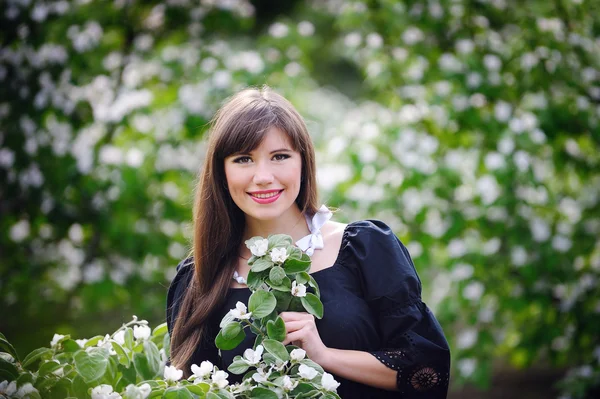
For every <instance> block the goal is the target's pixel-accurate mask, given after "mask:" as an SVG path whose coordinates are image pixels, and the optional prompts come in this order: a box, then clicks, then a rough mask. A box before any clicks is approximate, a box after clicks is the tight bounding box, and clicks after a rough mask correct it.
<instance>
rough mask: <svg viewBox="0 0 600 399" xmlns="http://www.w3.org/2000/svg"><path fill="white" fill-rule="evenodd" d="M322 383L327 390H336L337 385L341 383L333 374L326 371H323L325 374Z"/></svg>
mask: <svg viewBox="0 0 600 399" xmlns="http://www.w3.org/2000/svg"><path fill="white" fill-rule="evenodd" d="M321 385H323V388H324V389H326V390H327V391H335V390H336V389H337V387H339V386H340V383H339V382H337V381H336V380H335V379H334V378H333V376H332V375H331V374H329V373H327V372H325V373H323V376H321Z"/></svg>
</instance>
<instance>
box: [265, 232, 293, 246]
mask: <svg viewBox="0 0 600 399" xmlns="http://www.w3.org/2000/svg"><path fill="white" fill-rule="evenodd" d="M267 240H269V249H271V248H275V247H288V246H290V245H292V243H293V242H294V241H293V240H292V237H290V236H289V235H287V234H273V235H270V236H269V237H268V238H267Z"/></svg>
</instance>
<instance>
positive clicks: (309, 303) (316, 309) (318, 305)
mask: <svg viewBox="0 0 600 399" xmlns="http://www.w3.org/2000/svg"><path fill="white" fill-rule="evenodd" d="M300 301H301V302H302V306H304V309H306V311H307V312H308V313H310V314H312V315H313V316H315V317H316V318H317V319H322V318H323V303H322V302H321V300H320V299H319V298H318V297H317V296H316V295H314V294H311V293H307V294H306V296H304V297H301V298H300Z"/></svg>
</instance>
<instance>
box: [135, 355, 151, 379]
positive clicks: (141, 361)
mask: <svg viewBox="0 0 600 399" xmlns="http://www.w3.org/2000/svg"><path fill="white" fill-rule="evenodd" d="M133 365H134V367H135V370H136V371H137V373H138V374H139V375H140V376H141V377H142V379H144V380H151V379H153V378H154V377H155V374H154V373H153V372H152V370H151V369H150V366H149V364H148V359H147V358H146V356H145V355H144V354H143V353H140V352H136V353H134V354H133Z"/></svg>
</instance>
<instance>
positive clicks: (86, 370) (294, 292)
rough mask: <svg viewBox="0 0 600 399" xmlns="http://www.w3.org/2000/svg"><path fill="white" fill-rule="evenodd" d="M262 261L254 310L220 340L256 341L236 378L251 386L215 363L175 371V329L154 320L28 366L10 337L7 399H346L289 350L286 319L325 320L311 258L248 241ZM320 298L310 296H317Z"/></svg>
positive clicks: (0, 370)
mask: <svg viewBox="0 0 600 399" xmlns="http://www.w3.org/2000/svg"><path fill="white" fill-rule="evenodd" d="M246 245H247V246H248V248H249V249H250V250H251V252H252V254H253V255H252V257H251V258H250V259H249V260H248V264H249V265H250V266H251V269H250V272H249V274H248V287H249V288H250V289H251V290H252V295H251V296H250V299H249V301H248V306H246V305H245V304H243V303H242V302H238V303H237V304H236V307H235V308H234V309H231V310H230V311H229V312H228V313H227V315H226V316H225V317H224V318H223V320H222V321H221V323H220V327H221V331H220V332H219V334H218V335H217V337H216V339H215V344H216V346H217V347H218V348H219V349H223V350H230V349H233V348H235V347H237V346H238V345H239V344H240V343H241V342H242V341H243V340H244V338H245V336H246V333H245V331H244V330H245V329H250V330H251V331H252V332H253V333H254V334H256V340H255V343H254V346H253V347H252V348H248V349H246V350H245V351H244V355H243V356H236V357H235V358H234V361H233V363H232V364H231V365H230V366H229V368H228V371H229V372H231V373H234V374H242V373H245V374H244V377H243V382H242V383H241V384H229V381H228V380H227V377H228V375H229V374H228V373H227V372H226V371H224V370H219V369H218V368H217V367H216V366H214V365H213V364H211V363H210V362H209V361H203V362H202V363H201V364H200V365H197V364H193V365H192V366H191V372H192V375H191V376H190V377H189V378H188V379H187V380H182V377H183V370H179V369H177V368H176V367H174V366H169V365H167V360H168V357H169V334H168V331H167V325H166V324H165V323H163V324H161V325H159V326H158V327H156V328H155V329H154V330H152V329H151V328H150V327H149V326H148V322H147V321H145V320H138V319H137V317H135V316H134V318H133V321H131V322H129V323H127V324H124V325H123V326H122V327H121V328H119V329H118V330H117V331H115V332H114V333H113V334H110V335H109V334H106V335H104V336H102V335H98V336H96V337H93V338H90V339H72V338H71V337H70V336H69V335H61V334H54V337H53V338H52V340H51V341H50V347H49V348H47V347H45V348H39V349H35V350H34V351H32V352H31V353H30V354H29V355H27V356H26V357H25V358H23V359H22V360H21V359H20V358H19V356H18V354H17V352H16V350H15V349H14V348H13V346H12V345H11V344H10V343H9V342H8V341H7V340H6V338H5V337H4V335H0V350H1V351H2V352H1V353H0V355H1V356H0V395H3V396H4V397H7V398H26V399H36V398H67V397H76V398H78V399H86V398H91V399H146V398H165V399H183V398H204V397H206V398H209V399H219V398H221V399H223V398H261V399H282V398H299V399H301V398H325V399H335V398H338V399H339V396H338V395H337V393H336V389H337V387H338V386H339V383H338V382H337V381H335V379H334V378H333V376H332V375H331V374H329V373H327V372H325V371H324V370H323V368H321V366H319V365H318V364H316V363H315V362H313V361H311V360H310V359H308V358H307V357H306V352H305V351H304V350H303V349H301V348H297V347H295V346H293V345H287V346H285V345H283V343H282V341H283V340H284V339H285V337H286V329H285V323H284V321H283V319H282V318H281V317H280V316H279V313H280V312H283V311H306V312H308V313H310V314H312V315H314V316H315V317H317V318H321V317H323V304H322V303H321V300H320V299H319V288H318V285H317V283H316V281H315V280H314V278H313V277H312V276H311V275H310V274H308V271H309V270H310V265H311V261H310V258H309V257H308V255H306V254H304V253H302V251H301V250H300V249H299V248H297V247H295V246H294V245H293V244H292V238H291V237H290V236H287V235H273V236H269V238H268V239H263V238H261V237H254V238H252V239H250V240H248V241H246ZM309 290H310V291H313V292H314V293H313V292H308V291H309Z"/></svg>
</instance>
